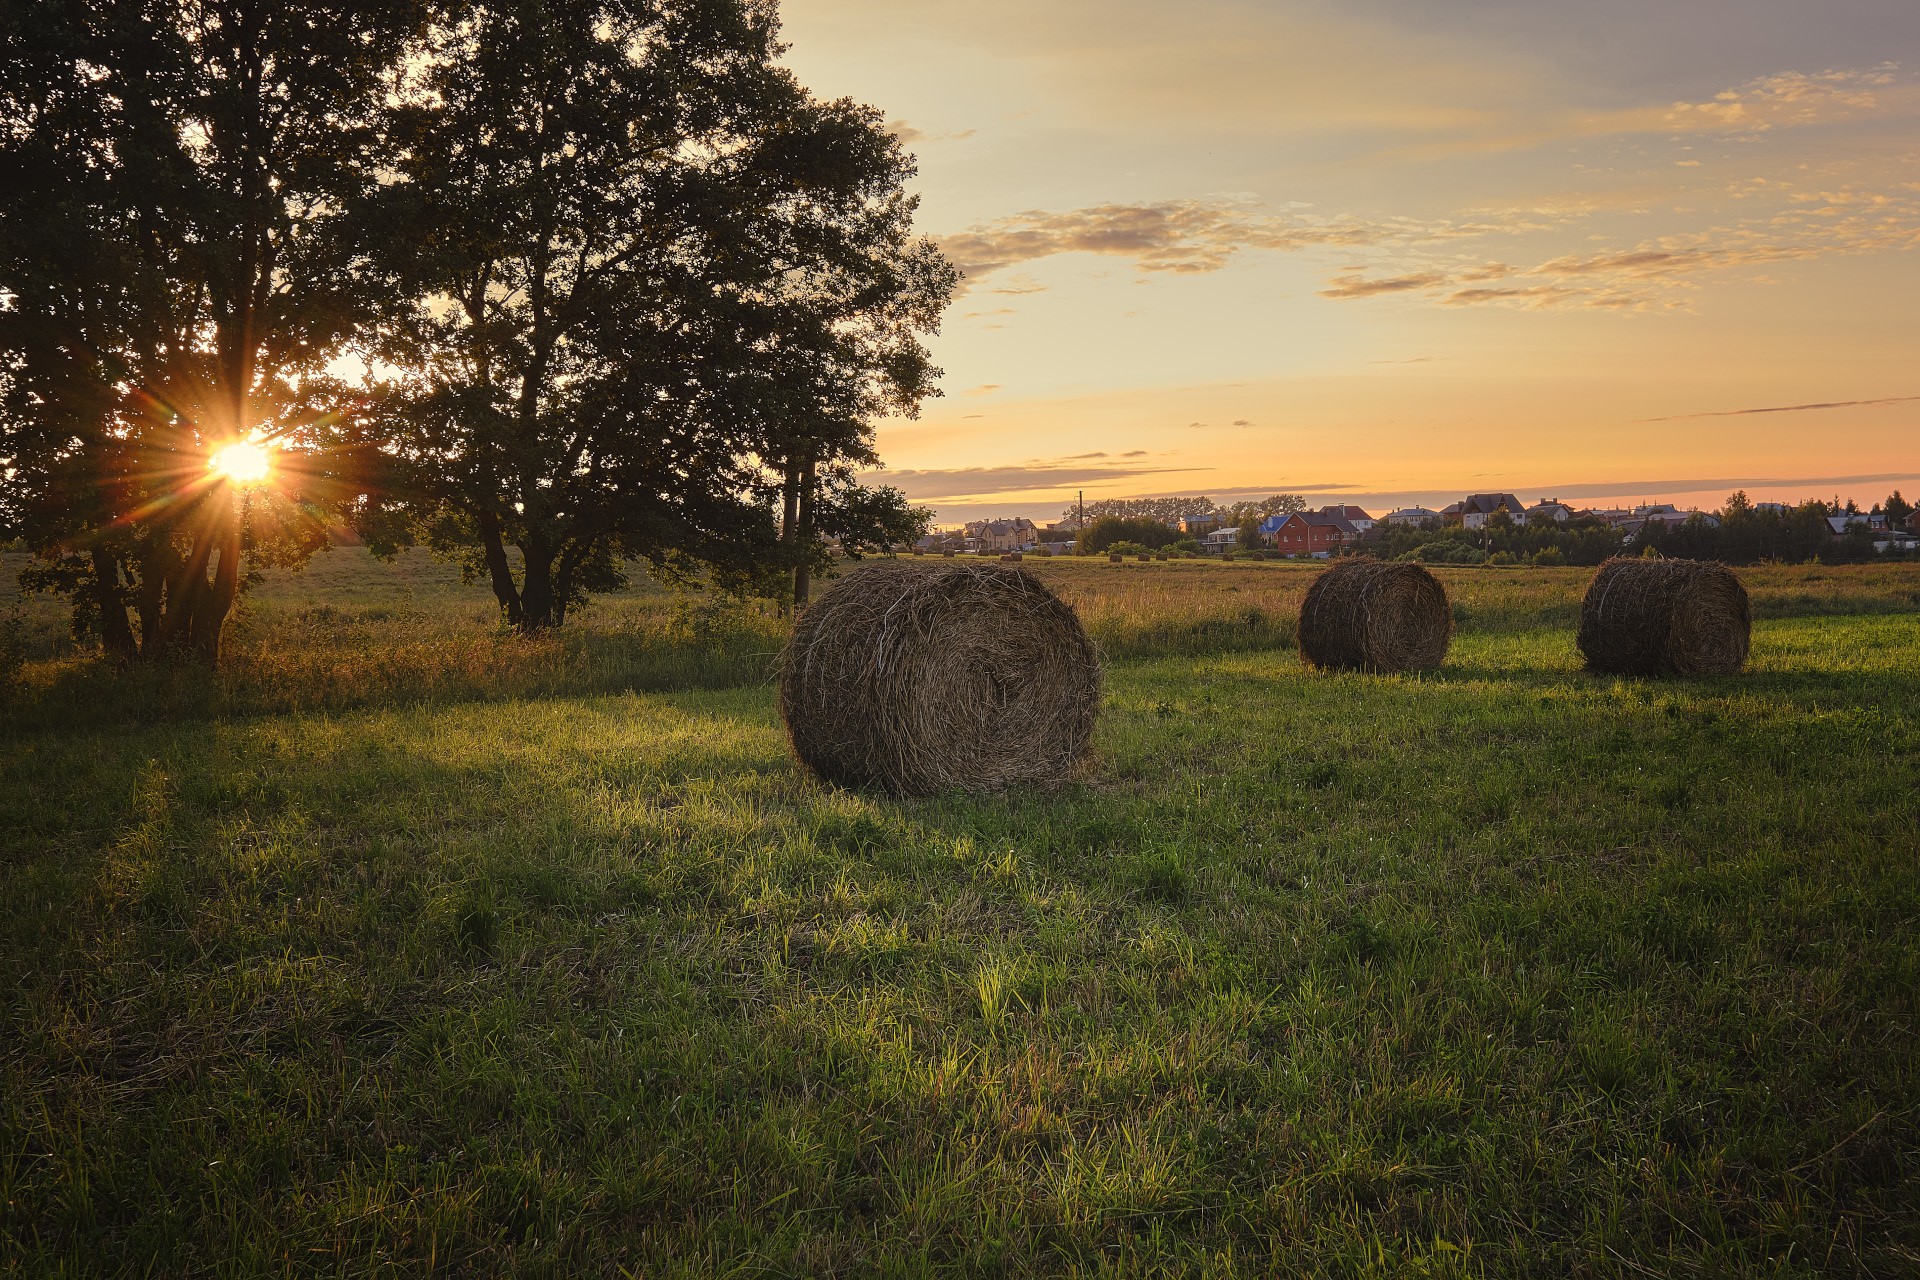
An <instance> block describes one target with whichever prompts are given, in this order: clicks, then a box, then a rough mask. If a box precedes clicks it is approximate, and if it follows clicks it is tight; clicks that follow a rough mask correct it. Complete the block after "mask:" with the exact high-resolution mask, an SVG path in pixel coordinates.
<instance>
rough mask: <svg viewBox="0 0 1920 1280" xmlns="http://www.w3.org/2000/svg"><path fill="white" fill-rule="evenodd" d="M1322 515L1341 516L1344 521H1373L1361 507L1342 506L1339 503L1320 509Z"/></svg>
mask: <svg viewBox="0 0 1920 1280" xmlns="http://www.w3.org/2000/svg"><path fill="white" fill-rule="evenodd" d="M1320 514H1321V515H1327V516H1339V517H1341V518H1342V519H1344V520H1371V519H1373V517H1372V516H1370V515H1368V514H1367V513H1366V512H1365V511H1362V510H1361V509H1360V508H1359V507H1348V506H1341V505H1339V504H1337V503H1336V504H1334V505H1333V506H1327V507H1322V508H1320Z"/></svg>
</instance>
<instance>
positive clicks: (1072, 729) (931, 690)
mask: <svg viewBox="0 0 1920 1280" xmlns="http://www.w3.org/2000/svg"><path fill="white" fill-rule="evenodd" d="M1099 707H1100V661H1099V658H1098V656H1097V655H1096V654H1095V652H1094V648H1093V643H1092V642H1091V641H1090V640H1088V639H1087V633H1086V632H1085V631H1084V630H1082V628H1081V626H1080V619H1079V618H1078V617H1077V616H1076V615H1075V614H1074V612H1073V610H1072V609H1071V608H1070V607H1069V606H1068V605H1066V604H1065V603H1064V602H1062V601H1061V600H1060V598H1059V597H1057V596H1055V595H1054V594H1053V593H1052V592H1051V591H1049V590H1047V588H1046V587H1045V586H1044V585H1043V584H1042V583H1041V582H1040V580H1039V579H1038V578H1036V577H1034V576H1033V574H1031V573H1030V572H1028V571H1026V570H1024V569H1018V568H1015V567H1014V566H1012V565H1001V564H983V563H980V562H978V561H964V562H961V563H958V564H953V565H943V566H939V567H934V568H928V567H922V566H919V565H914V564H908V563H900V562H893V563H885V564H878V565H874V566H872V567H871V568H865V569H860V570H858V571H856V572H853V573H849V574H848V575H847V576H846V577H844V578H842V579H841V580H840V581H839V582H838V583H836V584H834V586H833V587H832V589H830V590H829V591H827V592H826V593H825V594H824V595H822V596H821V597H820V598H819V599H818V600H817V601H815V602H814V603H813V604H812V605H811V606H809V607H808V609H807V610H806V612H805V613H803V614H801V616H800V621H799V623H798V624H797V625H796V626H795V627H794V632H793V639H792V640H790V641H789V642H788V643H787V649H786V653H785V654H784V655H783V657H782V659H781V670H780V716H781V719H783V720H784V721H785V722H786V726H787V736H788V738H789V739H790V740H791V741H792V743H793V750H794V754H795V755H797V756H799V757H800V760H801V762H802V763H803V764H805V765H806V766H807V767H808V768H809V769H811V770H813V772H814V773H816V774H818V775H819V776H820V777H821V778H823V779H825V780H827V781H828V782H833V783H838V784H840V785H842V786H849V787H878V788H880V789H882V790H885V791H890V792H893V793H895V794H897V795H928V794H932V793H935V792H940V791H956V790H957V791H980V790H990V789H993V788H998V787H1004V786H1008V785H1011V784H1015V783H1023V782H1057V781H1060V780H1061V779H1064V778H1065V777H1066V776H1067V775H1068V773H1069V772H1071V771H1072V769H1073V767H1074V765H1075V764H1076V763H1077V762H1078V761H1079V760H1080V759H1081V757H1082V756H1084V755H1085V753H1086V750H1087V746H1088V743H1089V741H1090V740H1091V738H1092V736H1093V721H1094V716H1095V714H1096V713H1097V712H1098V710H1099Z"/></svg>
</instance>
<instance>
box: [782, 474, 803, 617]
mask: <svg viewBox="0 0 1920 1280" xmlns="http://www.w3.org/2000/svg"><path fill="white" fill-rule="evenodd" d="M782 470H783V475H782V477H781V485H780V503H781V507H780V550H781V551H782V552H783V553H784V554H785V556H786V562H787V564H789V565H793V566H797V565H798V564H799V563H800V530H799V529H798V528H796V527H795V526H796V524H797V523H798V521H799V519H800V461H799V459H798V458H795V457H793V456H791V455H790V456H789V457H788V458H787V462H786V466H785V467H784V468H783V469H782ZM794 573H795V576H794V579H793V586H794V588H795V589H796V590H797V589H798V588H799V586H800V579H799V576H798V569H797V568H796V569H795V570H794ZM790 603H792V604H797V601H796V602H790Z"/></svg>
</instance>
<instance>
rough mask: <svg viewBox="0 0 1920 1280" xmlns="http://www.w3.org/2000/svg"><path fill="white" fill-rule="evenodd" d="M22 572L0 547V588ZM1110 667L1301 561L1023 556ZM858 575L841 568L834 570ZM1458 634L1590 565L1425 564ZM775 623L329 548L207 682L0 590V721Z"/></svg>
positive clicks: (1850, 602)
mask: <svg viewBox="0 0 1920 1280" xmlns="http://www.w3.org/2000/svg"><path fill="white" fill-rule="evenodd" d="M23 563H24V558H23V557H20V556H18V555H7V556H0V583H4V584H5V585H6V586H7V587H11V586H12V579H13V577H14V574H15V573H17V571H18V569H19V568H20V567H21V565H22V564H23ZM1028 567H1029V568H1030V569H1032V570H1033V571H1034V572H1036V573H1038V574H1039V575H1040V576H1041V577H1042V578H1043V579H1044V580H1045V581H1046V582H1047V584H1048V585H1049V586H1051V587H1052V588H1053V589H1054V590H1055V591H1057V592H1058V593H1059V594H1060V595H1061V596H1062V597H1063V598H1064V599H1066V600H1067V601H1068V602H1069V603H1070V604H1072V605H1073V606H1074V608H1075V609H1076V610H1077V611H1078V612H1079V614H1080V617H1081V620H1082V622H1083V623H1084V624H1085V625H1086V627H1087V630H1088V632H1089V634H1090V635H1092V637H1093V639H1094V641H1095V643H1096V644H1097V645H1098V646H1099V647H1100V651H1101V653H1102V654H1103V655H1104V656H1105V657H1106V658H1108V659H1109V660H1116V661H1119V660H1127V659H1134V658H1151V657H1194V656H1200V655H1204V654H1226V653H1236V652H1252V651H1261V650H1288V649H1291V648H1293V647H1294V642H1295V641H1294V632H1295V627H1296V625H1297V622H1298V618H1299V612H1300V602H1301V599H1302V598H1303V597H1304V596H1305V594H1306V589H1307V586H1308V584H1309V583H1311V582H1312V580H1313V578H1314V576H1315V575H1316V574H1317V573H1319V572H1320V570H1321V569H1322V568H1323V567H1324V566H1323V565H1321V564H1319V563H1317V562H1303V563H1285V562H1279V563H1276V562H1256V563H1248V562H1233V563H1216V562H1206V561H1167V562H1154V563H1146V564H1141V563H1124V564H1111V563H1109V562H1107V561H1105V560H1098V561H1087V560H1061V559H1055V560H1036V561H1029V562H1028ZM844 571H845V572H853V573H857V572H859V571H860V566H859V565H850V566H845V568H844ZM1435 571H1436V572H1437V573H1438V575H1439V576H1440V578H1441V580H1442V581H1443V582H1444V583H1445V584H1446V586H1447V590H1448V593H1449V595H1450V596H1451V598H1452V600H1453V608H1454V619H1455V623H1456V626H1457V628H1458V630H1459V631H1460V632H1461V633H1463V634H1470V633H1474V632H1490V633H1521V632H1528V631H1535V630H1550V629H1556V628H1558V629H1567V630H1570V629H1571V628H1572V627H1573V626H1574V624H1575V622H1576V621H1577V619H1578V615H1579V607H1580V595H1581V592H1582V591H1583V590H1584V588H1585V585H1586V582H1587V579H1588V577H1589V576H1590V574H1591V570H1587V569H1571V568H1570V569H1535V568H1505V569H1500V568H1486V567H1464V566H1442V567H1438V568H1437V569H1436V570H1435ZM1741 576H1742V578H1743V579H1744V580H1745V581H1746V582H1747V584H1748V587H1749V589H1750V590H1751V591H1752V593H1753V597H1754V606H1755V612H1756V614H1757V615H1758V616H1759V617H1762V618H1777V617H1790V616H1802V615H1827V614H1862V613H1897V612H1905V611H1911V610H1914V609H1916V608H1920V564H1911V565H1904V564H1887V565H1849V566H1840V567H1823V566H1819V565H1808V566H1761V567H1758V568H1751V569H1745V570H1742V571H1741ZM787 630H788V622H787V620H786V619H785V618H784V617H782V616H780V615H779V613H778V612H777V611H775V610H774V609H773V608H772V607H771V606H768V605H756V604H743V603H739V602H731V601H728V600H726V599H724V598H722V597H718V596H716V595H713V594H711V593H703V592H686V591H680V590H670V589H668V588H665V587H662V586H660V585H658V584H656V583H653V582H651V581H649V580H647V579H646V578H645V577H644V575H636V585H635V586H633V587H632V588H630V589H628V590H626V591H622V592H617V593H614V594H611V595H608V596H603V597H599V598H597V599H596V600H595V601H594V602H593V604H592V605H591V607H589V608H588V609H586V610H584V611H582V612H581V613H580V614H579V615H577V617H576V619H575V620H574V621H571V622H569V624H568V625H567V626H566V627H565V628H563V629H561V630H560V631H557V632H555V633H553V634H550V635H545V636H538V637H525V636H520V635H517V634H515V633H513V632H511V631H509V630H507V629H505V628H503V627H502V626H501V625H500V622H499V618H498V612H497V610H496V609H495V608H494V607H493V604H492V601H491V598H490V597H489V595H488V594H487V592H486V590H485V589H484V588H483V587H481V586H479V585H476V584H471V583H463V582H461V581H460V579H459V575H458V572H457V571H456V570H455V569H453V568H452V567H450V566H448V565H446V564H444V563H442V562H439V561H437V560H434V559H433V558H431V557H429V556H427V555H426V554H425V553H419V552H416V553H410V554H408V555H403V556H402V557H400V558H399V559H398V560H396V561H394V562H391V563H382V562H378V561H375V560H373V559H372V558H371V557H370V556H368V555H367V553H366V552H364V551H361V550H359V549H357V548H336V549H335V550H333V551H331V552H329V553H327V554H326V555H324V556H322V557H321V558H320V559H319V560H318V561H317V562H316V563H315V565H314V566H313V567H312V568H310V569H309V570H308V571H306V572H305V573H301V574H290V575H276V576H274V577H273V578H271V579H270V580H269V581H268V582H267V584H266V585H265V586H263V587H261V588H260V589H258V590H257V591H255V592H254V593H252V594H251V595H249V596H248V597H246V598H245V599H244V601H243V603H242V605H241V607H240V610H239V612H238V614H237V615H236V617H235V619H234V621H233V623H232V624H231V625H230V627H229V630H228V635H227V640H226V652H225V659H224V661H223V662H222V664H221V666H220V669H219V670H218V671H217V672H208V671H205V670H201V669H198V668H192V667H186V668H176V667H160V668H149V667H136V668H133V669H129V670H121V669H118V668H116V667H114V666H113V665H112V664H110V663H107V662H105V661H103V660H102V659H101V658H100V657H99V656H98V655H97V654H95V653H94V652H92V651H91V650H89V649H88V648H86V647H85V646H81V645H76V644H75V643H74V642H73V641H72V640H71V639H70V638H69V637H68V636H67V635H66V631H65V617H64V614H63V611H62V606H61V605H60V603H59V602H58V601H56V600H52V599H49V598H45V597H20V596H19V595H18V594H17V593H15V592H11V591H9V592H6V593H5V594H0V713H4V715H5V717H6V719H7V720H8V721H10V722H11V723H12V724H14V725H15V726H17V727H23V728H31V727H48V726H59V725H78V724H87V723H97V722H100V721H102V720H126V719H134V720H148V719H165V718H173V717H178V716H207V715H212V716H231V715H267V714H278V713H283V712H291V711H341V710H347V709H350V708H354V707H364V706H384V705H406V704H413V703H422V704H432V703H446V702H460V701H472V700H477V699H488V698H516V697H543V696H557V695H562V694H599V693H620V692H627V691H643V692H644V691H663V690H670V689H695V688H710V689H720V688H731V687H736V686H740V685H749V684H755V683H760V682H764V681H767V680H770V679H771V678H772V676H773V672H774V667H775V665H776V660H777V658H778V655H779V650H780V647H781V645H782V644H783V643H784V642H785V639H786V634H787Z"/></svg>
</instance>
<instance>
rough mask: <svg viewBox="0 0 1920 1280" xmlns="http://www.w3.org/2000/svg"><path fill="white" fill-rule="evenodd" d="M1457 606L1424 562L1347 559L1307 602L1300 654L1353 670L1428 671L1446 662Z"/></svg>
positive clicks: (1326, 575)
mask: <svg viewBox="0 0 1920 1280" xmlns="http://www.w3.org/2000/svg"><path fill="white" fill-rule="evenodd" d="M1452 642H1453V609H1452V606H1451V605H1449V604H1448V602H1447V589H1446V588H1445V587H1443V586H1441V585H1440V580H1439V579H1438V578H1435V577H1434V576H1433V575H1432V574H1431V573H1428V572H1427V571H1426V570H1425V569H1423V568H1421V567H1420V566H1419V565H1417V564H1398V563H1386V562H1383V561H1379V560H1342V561H1340V562H1339V563H1338V564H1335V565H1334V566H1333V567H1332V568H1330V569H1328V570H1327V571H1326V572H1325V573H1323V574H1321V575H1320V576H1319V577H1318V578H1315V579H1314V581H1313V585H1312V586H1311V587H1308V588H1307V598H1306V601H1305V602H1304V603H1303V604H1302V605H1301V606H1300V656H1301V657H1302V658H1304V659H1305V660H1306V661H1307V663H1308V664H1309V665H1311V666H1316V667H1332V668H1337V669H1343V670H1348V671H1423V670H1427V669H1430V668H1432V667H1437V666H1439V665H1440V664H1441V663H1442V662H1444V661H1445V660H1446V657H1447V647H1448V646H1449V645H1450V644H1451V643H1452Z"/></svg>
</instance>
